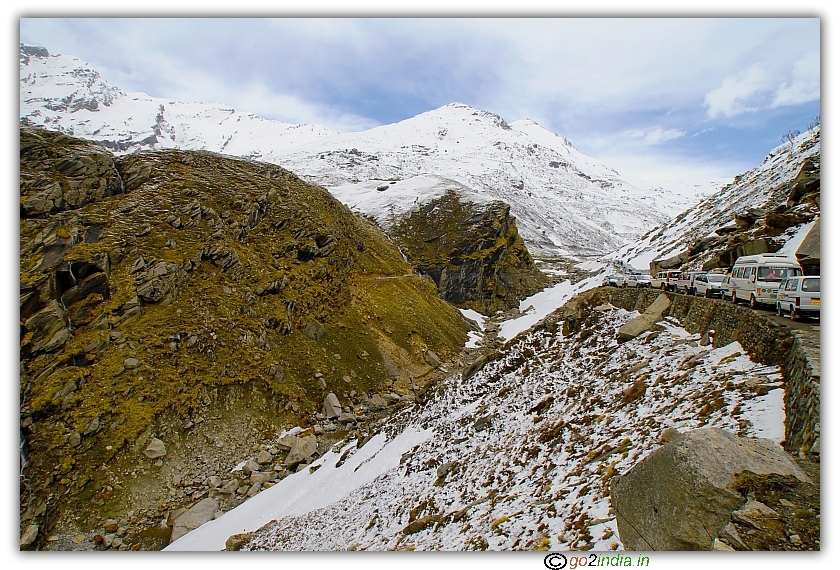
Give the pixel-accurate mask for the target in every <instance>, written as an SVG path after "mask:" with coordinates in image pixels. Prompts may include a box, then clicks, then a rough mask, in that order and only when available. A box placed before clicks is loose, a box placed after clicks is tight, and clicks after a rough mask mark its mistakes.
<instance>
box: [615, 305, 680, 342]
mask: <svg viewBox="0 0 840 570" xmlns="http://www.w3.org/2000/svg"><path fill="white" fill-rule="evenodd" d="M670 306H671V300H670V299H668V296H667V295H665V294H664V293H660V295H659V296H658V297H657V298H656V300H655V301H654V302H653V303H651V305H650V306H649V307H648V308H647V309H645V312H644V313H642V314H641V315H639V316H638V317H636V318H633V319H630V320H629V321H627V322H626V323H624V324H623V325H621V327H620V328H619V329H618V339H619V340H621V341H627V340H631V339H634V338H636V337H637V336H639V335H640V334H642V333H643V332H645V331H649V330H650V329H651V328H652V327H653V325H655V324H656V323H657V322H658V321H660V320H662V315H663V313H665V311H667V310H668V307H670Z"/></svg>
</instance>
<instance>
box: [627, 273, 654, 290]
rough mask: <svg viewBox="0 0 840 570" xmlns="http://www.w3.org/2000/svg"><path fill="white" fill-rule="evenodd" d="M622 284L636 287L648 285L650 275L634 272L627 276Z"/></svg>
mask: <svg viewBox="0 0 840 570" xmlns="http://www.w3.org/2000/svg"><path fill="white" fill-rule="evenodd" d="M624 284H625V285H626V286H627V287H636V288H637V289H641V288H642V287H650V275H637V274H635V273H634V274H633V275H630V276H628V277H627V280H626V281H625V283H624Z"/></svg>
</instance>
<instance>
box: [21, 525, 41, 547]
mask: <svg viewBox="0 0 840 570" xmlns="http://www.w3.org/2000/svg"><path fill="white" fill-rule="evenodd" d="M37 537H38V525H37V524H31V525H29V526H28V527H26V530H25V531H24V533H23V535H21V537H20V547H21V548H25V547H27V546H29V545H30V544H32V543H33V542H35V539H36V538H37Z"/></svg>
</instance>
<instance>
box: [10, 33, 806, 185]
mask: <svg viewBox="0 0 840 570" xmlns="http://www.w3.org/2000/svg"><path fill="white" fill-rule="evenodd" d="M820 25H821V23H820V20H819V19H818V18H813V17H812V18H685V19H665V18H647V19H639V18H635V19H632V18H615V19H581V18H514V19H498V18H466V19H424V18H414V19H412V18H408V19H392V18H390V19H389V18H371V19H350V18H345V19H301V18H287V19H265V18H248V19H242V18H240V19H224V18H221V19H220V18H205V19H160V18H158V19H150V18H147V19H139V18H118V19H95V18H72V19H70V18H63V19H56V18H22V19H21V20H20V40H21V41H23V42H25V43H28V44H35V45H42V46H44V47H46V48H47V49H49V50H50V52H52V53H63V54H69V55H75V56H77V57H79V58H81V59H83V60H85V61H86V62H88V63H89V64H91V65H92V66H93V67H94V68H96V69H98V70H99V71H100V72H101V73H102V75H103V76H104V77H105V79H107V80H108V81H110V82H111V83H112V84H114V85H116V86H118V87H121V88H123V89H125V90H128V91H143V92H145V93H148V94H150V95H153V96H157V97H168V98H173V99H178V100H183V101H204V102H220V103H225V104H227V105H231V106H233V107H235V108H237V109H238V110H242V111H250V112H254V113H256V114H259V115H261V116H264V117H267V118H271V119H278V120H282V121H287V122H293V123H319V124H323V125H326V126H328V127H331V128H333V129H336V130H339V131H357V130H363V129H367V128H371V127H374V126H376V125H380V124H385V123H391V122H396V121H400V120H402V119H406V118H409V117H412V116H414V115H416V114H418V113H422V112H424V111H428V110H430V109H434V108H437V107H440V106H442V105H445V104H447V103H451V102H453V101H458V102H461V103H466V104H469V105H472V106H474V107H478V108H481V109H485V110H488V111H492V112H494V113H497V114H499V115H501V116H502V117H504V118H505V119H506V120H507V121H513V120H516V119H521V118H525V117H527V118H531V119H534V120H536V121H537V122H539V123H540V124H542V125H543V126H545V127H547V128H549V129H551V130H553V131H554V132H557V133H559V134H561V135H563V136H566V137H567V138H569V139H570V140H571V141H572V143H573V144H574V145H575V146H576V147H577V148H578V149H580V150H581V151H583V152H585V153H587V154H590V155H592V156H595V157H597V158H599V159H601V160H602V161H604V162H605V163H607V164H609V165H610V166H613V167H615V168H617V169H618V170H619V171H621V172H623V173H628V174H633V175H636V176H640V177H643V178H646V179H649V180H668V179H677V178H681V179H689V180H690V179H705V178H714V177H731V176H733V175H735V174H738V173H739V172H742V171H743V170H746V169H748V168H751V167H753V166H755V165H757V164H759V163H760V162H761V160H762V159H763V158H764V156H765V155H766V154H767V152H768V151H769V150H771V149H772V148H773V147H774V146H776V145H778V144H780V142H781V141H780V137H781V135H782V134H783V133H785V132H787V131H790V130H792V129H798V130H801V131H804V130H805V129H806V128H807V126H808V124H809V123H810V122H812V121H813V120H814V118H815V116H816V115H818V114H819V113H820V34H821V29H820Z"/></svg>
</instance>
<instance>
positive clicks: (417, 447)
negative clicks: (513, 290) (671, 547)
mask: <svg viewBox="0 0 840 570" xmlns="http://www.w3.org/2000/svg"><path fill="white" fill-rule="evenodd" d="M637 314H638V313H636V312H632V313H631V312H627V311H624V310H621V309H616V310H612V311H607V312H605V313H603V317H602V318H600V319H597V321H596V322H595V323H594V324H592V327H593V330H591V331H589V330H587V331H583V332H585V333H586V334H587V336H586V337H584V336H583V334H575V335H574V336H570V337H563V336H562V334H561V333H559V332H558V333H556V334H552V333H549V332H548V331H545V330H540V329H537V330H535V331H532V332H530V333H528V334H527V335H524V336H523V337H520V338H519V339H518V340H517V341H515V342H514V343H512V345H511V347H510V350H509V351H508V352H506V354H505V355H504V356H503V357H502V358H501V359H500V360H498V361H496V362H491V363H489V364H487V365H486V366H485V367H484V368H483V369H482V370H481V371H479V372H478V373H477V374H476V375H475V376H473V377H472V378H470V379H468V380H463V379H462V378H461V377H460V376H454V377H450V378H449V379H447V380H446V381H445V383H444V385H443V389H442V390H440V391H439V392H438V395H437V396H435V397H433V399H432V400H430V401H429V402H427V403H426V404H425V405H424V406H422V407H419V408H415V409H408V410H404V411H402V412H400V413H398V414H397V415H396V416H395V417H394V418H393V420H392V422H391V424H390V425H391V428H390V433H389V436H388V439H389V441H390V443H388V444H387V445H384V446H383V443H384V439H382V435H381V434H380V435H377V436H376V437H374V438H373V439H372V440H371V441H370V442H368V443H367V444H366V445H365V446H363V447H361V448H360V449H358V450H356V449H355V445H352V444H351V445H349V446H344V447H342V448H341V451H337V452H336V453H332V454H328V455H326V456H325V457H324V458H322V459H321V460H319V462H318V464H320V465H321V467H320V469H318V470H317V471H315V472H314V473H309V470H305V471H302V472H301V473H298V474H296V475H294V476H292V477H289V478H287V479H284V480H283V481H281V482H280V483H279V484H278V485H276V486H275V487H273V488H272V489H270V490H268V491H266V492H264V493H261V494H259V495H257V496H256V497H254V498H253V499H251V500H250V501H248V502H247V503H245V504H244V505H242V506H240V507H238V508H237V509H234V510H233V511H230V512H229V513H227V514H225V515H224V516H222V517H221V518H219V519H218V520H216V521H214V522H212V523H208V525H205V526H206V527H209V528H208V531H204V529H205V527H201V528H199V529H198V530H197V531H194V532H193V533H191V534H190V535H187V536H185V537H184V538H182V539H181V540H179V541H178V542H176V543H174V544H173V545H171V546H170V547H169V548H170V549H189V550H218V549H220V548H222V547H223V538H222V537H224V536H227V535H228V534H234V533H237V532H242V531H243V530H248V531H251V530H256V529H257V528H259V527H260V526H261V525H262V524H263V522H264V521H266V520H268V519H270V518H272V517H274V516H275V514H277V515H279V517H278V520H277V522H274V523H271V524H269V525H268V526H267V527H265V529H263V530H261V531H259V532H257V533H255V535H254V537H253V540H252V542H251V543H250V544H249V545H248V548H250V549H270V550H363V549H366V550H394V549H405V550H414V549H416V550H471V549H489V550H514V549H524V550H529V549H534V548H543V549H549V548H550V549H551V550H561V551H562V550H568V549H570V548H583V549H589V548H592V549H593V550H608V549H616V548H621V542H620V540H619V539H618V537H617V534H616V523H615V518H614V515H613V514H611V513H610V499H609V489H610V479H611V477H612V476H613V475H614V474H617V473H622V472H624V471H626V470H627V469H629V468H630V467H631V466H632V465H634V464H635V463H637V462H638V461H639V460H640V459H642V458H643V457H645V456H646V455H647V454H648V453H650V452H651V451H653V450H654V449H656V448H657V447H658V445H659V444H658V443H657V442H658V438H659V435H660V433H661V431H662V430H663V429H664V428H666V427H669V426H674V427H677V428H680V429H682V428H696V427H701V426H717V427H721V428H723V429H727V430H730V431H732V432H734V433H737V434H740V435H757V434H764V435H770V436H773V437H775V435H777V434H778V433H781V432H782V431H783V422H784V411H783V409H782V400H781V399H780V398H779V397H778V393H779V392H781V391H782V390H781V374H780V372H779V369H778V367H772V366H765V365H761V364H757V363H754V362H752V361H751V360H750V359H749V358H748V357H747V356H746V355H745V354H744V351H743V349H742V348H741V347H740V345H738V343H732V344H730V345H728V346H725V347H721V348H718V349H712V348H711V347H701V346H697V343H696V342H692V341H693V340H694V341H696V340H697V339H698V338H699V335H690V334H689V333H688V332H687V331H685V330H684V329H683V328H681V327H680V326H679V324H678V323H677V322H676V321H675V320H673V319H671V318H668V319H665V320H664V321H662V325H663V327H664V329H665V330H664V331H663V332H662V333H661V334H659V335H658V336H656V335H653V336H650V337H648V335H644V337H640V338H638V339H635V340H631V341H628V342H626V343H622V344H618V343H617V341H616V340H615V338H616V337H615V331H616V330H617V328H618V327H619V326H621V324H623V323H624V322H626V321H627V320H628V319H630V318H632V317H633V316H634V315H637ZM590 333H591V334H590ZM584 338H585V340H586V342H584ZM692 358H696V360H695V362H697V365H696V366H684V364H685V363H687V362H688V361H689V360H690V359H692ZM635 364H639V365H640V366H639V367H638V368H639V369H638V370H637V371H636V372H634V373H631V374H629V375H628V376H627V377H623V375H622V372H623V371H626V370H628V369H631V367H632V366H633V365H635ZM642 375H646V376H649V377H650V378H652V379H654V380H655V381H653V382H652V383H651V384H650V386H649V387H648V390H647V392H646V394H645V397H644V399H643V400H640V401H637V402H631V403H622V396H623V394H624V390H625V389H626V388H627V387H628V386H630V385H631V384H632V383H633V382H634V381H635V380H636V379H638V378H639V377H641V376H642ZM756 382H757V383H761V384H764V385H766V386H767V387H768V388H769V389H770V392H769V394H768V395H767V396H766V397H762V398H760V399H757V398H756V397H755V390H754V386H755V383H756ZM748 386H750V387H748ZM538 403H541V405H540V407H541V410H540V411H536V409H537V407H536V406H537V404H538ZM707 404H709V408H707V409H713V410H714V411H713V412H712V413H711V415H709V416H708V417H707V418H706V419H700V416H699V414H698V412H699V410H701V409H702V408H703V407H704V406H706V405H707ZM751 422H752V423H751ZM401 433H402V434H404V435H399V434H401ZM418 434H422V437H420V436H419V435H418ZM409 437H416V438H417V439H416V441H415V442H414V443H413V444H412V446H411V447H410V448H409V447H408V446H405V445H403V444H401V443H400V442H401V441H403V439H401V438H409ZM390 445H393V446H394V447H393V449H397V448H399V453H401V454H402V455H401V458H400V459H399V460H398V461H396V460H395V453H393V449H391V450H389V446H390ZM339 453H344V454H346V455H347V457H346V458H345V463H344V465H342V466H339V467H336V466H335V465H336V463H337V462H336V457H337V455H338V454H339ZM353 453H355V455H352V454H353ZM379 454H383V455H382V457H381V458H380V457H379ZM389 462H390V463H389ZM373 463H376V465H379V466H384V465H386V464H390V465H391V467H390V468H388V469H387V470H382V472H381V474H380V475H379V476H378V477H376V478H373V479H369V480H366V481H365V482H362V483H361V484H359V479H357V478H355V477H356V476H355V475H354V474H355V473H356V469H358V470H360V471H361V470H362V469H363V468H364V466H365V465H368V464H373ZM347 466H349V468H348V467H347ZM377 469H378V467H377ZM326 480H329V481H330V489H334V490H331V491H330V493H332V494H333V495H341V498H339V499H338V500H335V502H330V503H329V504H326V505H323V504H322V506H319V505H318V504H316V503H322V502H320V501H315V502H306V503H305V504H304V505H303V507H301V508H298V509H296V510H295V512H288V513H285V512H282V511H283V508H285V507H283V508H278V507H277V505H278V503H277V501H278V500H280V501H281V502H282V501H285V499H284V497H287V496H301V495H302V496H307V497H310V496H315V495H317V493H316V491H317V490H318V489H322V488H324V481H326ZM335 489H337V490H335ZM307 490H308V491H307ZM240 509H242V510H240ZM246 510H247V513H248V516H247V517H246V516H244V515H243V514H241V513H245V512H246ZM260 513H262V514H260ZM266 513H267V514H266ZM249 517H254V518H253V520H250V522H249V520H248V519H249ZM211 530H212V532H210V531H211Z"/></svg>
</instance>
